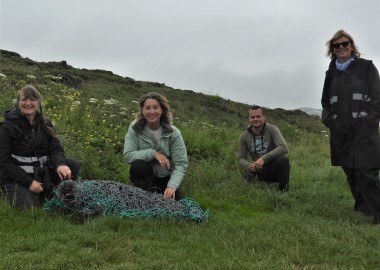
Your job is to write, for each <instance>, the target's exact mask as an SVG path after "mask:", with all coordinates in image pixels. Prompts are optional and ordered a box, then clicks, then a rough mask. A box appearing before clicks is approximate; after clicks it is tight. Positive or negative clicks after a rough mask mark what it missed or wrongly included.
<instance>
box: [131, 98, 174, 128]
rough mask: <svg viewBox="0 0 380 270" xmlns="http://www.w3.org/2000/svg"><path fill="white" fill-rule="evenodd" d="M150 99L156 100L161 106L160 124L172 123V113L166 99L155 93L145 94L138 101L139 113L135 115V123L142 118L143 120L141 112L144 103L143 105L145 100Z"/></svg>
mask: <svg viewBox="0 0 380 270" xmlns="http://www.w3.org/2000/svg"><path fill="white" fill-rule="evenodd" d="M150 98H151V99H155V100H157V102H158V103H159V104H160V106H161V109H162V114H161V119H160V122H161V123H164V124H168V125H169V124H170V123H171V122H172V120H173V113H172V111H171V109H170V106H169V102H168V100H167V99H166V97H164V96H163V95H161V94H159V93H157V92H150V93H147V94H145V95H143V96H142V97H141V98H140V100H139V111H138V113H137V114H136V119H137V121H139V120H141V119H142V118H144V115H143V113H142V110H143V107H144V103H145V101H146V100H147V99H150Z"/></svg>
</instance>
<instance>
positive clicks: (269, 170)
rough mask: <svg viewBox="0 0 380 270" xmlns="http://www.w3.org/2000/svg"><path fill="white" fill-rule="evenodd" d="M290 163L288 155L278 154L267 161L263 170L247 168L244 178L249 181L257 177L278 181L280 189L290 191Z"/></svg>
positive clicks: (267, 180)
mask: <svg viewBox="0 0 380 270" xmlns="http://www.w3.org/2000/svg"><path fill="white" fill-rule="evenodd" d="M289 175H290V164H289V158H288V157H287V156H278V157H275V158H274V159H272V160H271V161H270V162H268V163H265V164H264V166H263V168H262V169H261V170H257V171H256V172H252V171H250V170H246V172H245V173H244V178H245V179H246V180H247V181H253V180H255V179H257V180H259V181H262V182H267V183H278V190H279V191H281V192H286V191H289Z"/></svg>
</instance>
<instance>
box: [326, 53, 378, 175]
mask: <svg viewBox="0 0 380 270" xmlns="http://www.w3.org/2000/svg"><path fill="white" fill-rule="evenodd" d="M321 101H322V108H323V112H322V122H323V123H324V124H325V125H326V126H327V127H328V128H329V129H330V147H331V163H332V165H334V166H342V167H346V168H380V135H379V119H380V77H379V72H378V71H377V69H376V67H375V65H374V64H373V63H372V61H370V60H365V59H361V58H355V59H354V61H352V62H351V63H350V65H349V66H348V68H347V70H345V71H341V70H338V69H337V68H336V65H335V59H334V60H332V61H331V63H330V65H329V69H328V70H327V72H326V78H325V82H324V86H323V93H322V100H321ZM359 113H360V114H361V115H359Z"/></svg>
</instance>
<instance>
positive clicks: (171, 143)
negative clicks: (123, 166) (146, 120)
mask: <svg viewBox="0 0 380 270" xmlns="http://www.w3.org/2000/svg"><path fill="white" fill-rule="evenodd" d="M162 129H163V131H162V136H161V138H160V140H159V141H158V142H155V140H153V139H152V138H150V137H149V135H148V134H147V133H146V132H145V131H144V126H143V125H142V123H141V121H139V122H137V121H136V120H134V121H133V122H132V123H131V124H130V126H129V128H128V132H127V134H126V135H125V142H124V152H123V154H124V159H125V161H126V162H127V163H128V164H131V163H132V162H133V161H135V160H137V159H141V160H145V161H147V162H150V163H151V165H152V167H153V173H154V175H156V176H158V175H160V176H161V177H163V176H169V175H170V180H169V182H168V186H169V187H172V188H174V189H177V188H178V187H179V186H180V184H181V182H182V180H183V178H184V176H185V174H186V171H187V166H188V159H187V151H186V146H185V142H184V140H183V138H182V135H181V132H180V130H179V129H178V128H176V127H175V126H173V125H164V124H162ZM156 151H159V152H160V153H161V154H164V155H165V156H166V157H167V158H168V159H169V160H170V164H171V169H170V170H167V169H165V168H163V167H162V166H161V165H160V164H159V163H158V162H157V161H156V160H155V158H154V154H155V152H156Z"/></svg>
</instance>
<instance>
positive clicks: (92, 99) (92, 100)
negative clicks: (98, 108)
mask: <svg viewBox="0 0 380 270" xmlns="http://www.w3.org/2000/svg"><path fill="white" fill-rule="evenodd" d="M88 102H89V103H93V104H95V103H97V102H98V100H97V99H96V98H90V99H89V100H88Z"/></svg>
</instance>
